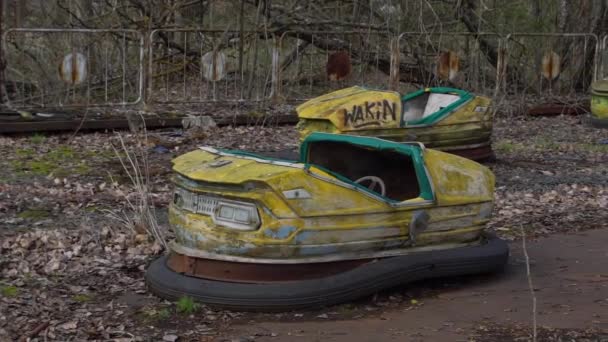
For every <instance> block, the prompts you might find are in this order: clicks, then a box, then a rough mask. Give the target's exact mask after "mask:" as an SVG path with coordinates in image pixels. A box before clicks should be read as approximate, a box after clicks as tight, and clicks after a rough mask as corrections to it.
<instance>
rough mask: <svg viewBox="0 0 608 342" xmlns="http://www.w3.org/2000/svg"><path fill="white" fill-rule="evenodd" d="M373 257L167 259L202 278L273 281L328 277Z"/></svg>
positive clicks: (180, 256) (178, 256)
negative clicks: (297, 260)
mask: <svg viewBox="0 0 608 342" xmlns="http://www.w3.org/2000/svg"><path fill="white" fill-rule="evenodd" d="M373 260H374V259H363V260H347V261H337V262H326V263H308V264H289V265H273V264H252V263H242V262H230V261H221V260H211V259H203V258H193V257H190V256H187V255H183V254H179V253H175V252H172V253H171V255H170V256H169V258H168V259H167V266H168V267H169V268H170V269H171V270H173V271H174V272H177V273H182V274H185V275H188V276H192V277H197V278H203V279H212V280H220V281H230V282H240V283H271V282H280V281H296V280H305V279H317V278H323V277H328V276H331V275H334V274H338V273H342V272H346V271H349V270H352V269H354V268H356V267H359V266H361V265H363V264H365V263H368V262H372V261H373Z"/></svg>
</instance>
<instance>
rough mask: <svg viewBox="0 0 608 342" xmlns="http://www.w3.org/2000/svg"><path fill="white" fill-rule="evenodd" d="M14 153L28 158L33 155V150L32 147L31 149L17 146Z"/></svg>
mask: <svg viewBox="0 0 608 342" xmlns="http://www.w3.org/2000/svg"><path fill="white" fill-rule="evenodd" d="M15 154H16V155H17V156H18V157H26V158H29V157H33V156H34V154H35V151H34V150H33V149H31V148H18V149H16V150H15Z"/></svg>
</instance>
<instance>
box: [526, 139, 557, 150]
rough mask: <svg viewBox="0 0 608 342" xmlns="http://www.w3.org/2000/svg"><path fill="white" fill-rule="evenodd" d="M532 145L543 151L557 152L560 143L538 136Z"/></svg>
mask: <svg viewBox="0 0 608 342" xmlns="http://www.w3.org/2000/svg"><path fill="white" fill-rule="evenodd" d="M532 144H533V145H534V147H536V148H540V149H542V150H557V149H559V143H557V142H556V141H554V140H551V139H550V138H548V137H543V136H537V137H536V138H534V140H533V142H532Z"/></svg>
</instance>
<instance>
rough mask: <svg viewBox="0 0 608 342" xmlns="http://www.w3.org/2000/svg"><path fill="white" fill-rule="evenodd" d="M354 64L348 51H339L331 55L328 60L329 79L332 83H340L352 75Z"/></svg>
mask: <svg viewBox="0 0 608 342" xmlns="http://www.w3.org/2000/svg"><path fill="white" fill-rule="evenodd" d="M351 71H352V63H351V60H350V55H349V54H348V52H346V51H338V52H334V53H332V54H331V55H329V57H328V59H327V77H328V78H329V80H330V81H340V80H343V79H345V78H346V77H348V76H349V75H350V73H351Z"/></svg>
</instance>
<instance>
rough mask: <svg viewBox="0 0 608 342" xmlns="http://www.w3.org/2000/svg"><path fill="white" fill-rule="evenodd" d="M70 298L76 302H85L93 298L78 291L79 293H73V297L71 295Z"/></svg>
mask: <svg viewBox="0 0 608 342" xmlns="http://www.w3.org/2000/svg"><path fill="white" fill-rule="evenodd" d="M72 299H73V300H74V301H75V302H78V303H87V302H90V301H92V300H93V296H90V295H88V294H85V293H79V294H77V295H75V296H74V297H72Z"/></svg>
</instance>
